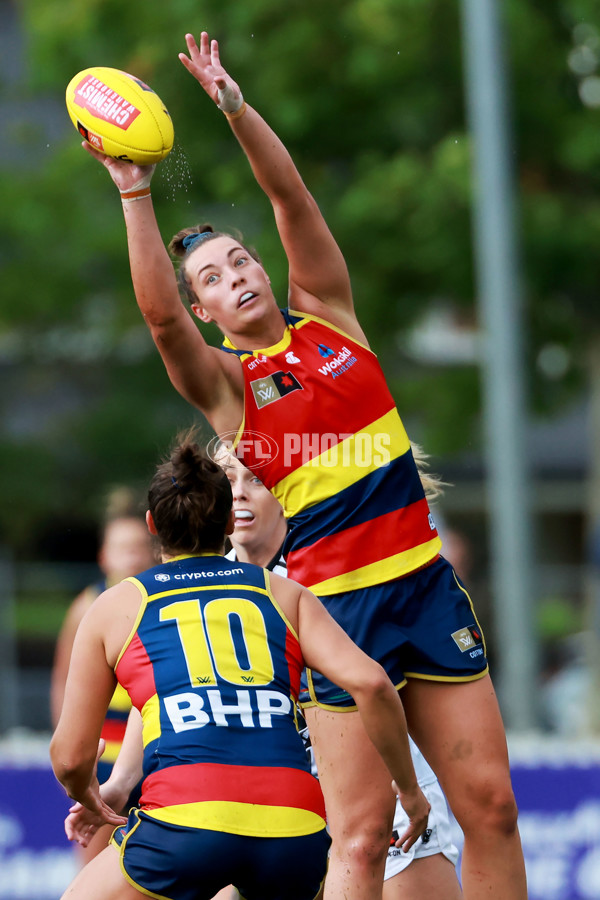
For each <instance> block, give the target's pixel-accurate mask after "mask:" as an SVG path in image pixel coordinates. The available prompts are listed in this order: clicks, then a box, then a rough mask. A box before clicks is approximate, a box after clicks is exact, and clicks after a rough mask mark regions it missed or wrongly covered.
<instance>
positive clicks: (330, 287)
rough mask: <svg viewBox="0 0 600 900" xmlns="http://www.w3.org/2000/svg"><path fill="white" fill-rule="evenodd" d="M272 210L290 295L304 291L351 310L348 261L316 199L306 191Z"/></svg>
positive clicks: (342, 308) (325, 302)
mask: <svg viewBox="0 0 600 900" xmlns="http://www.w3.org/2000/svg"><path fill="white" fill-rule="evenodd" d="M273 210H274V213H275V221H276V224H277V230H278V231H279V236H280V238H281V243H282V245H283V249H284V251H285V254H286V256H287V259H288V263H289V270H290V276H289V277H290V293H291V294H292V295H293V294H294V292H295V291H297V292H298V293H299V294H300V296H301V295H302V293H303V292H305V293H306V294H308V295H310V296H312V297H314V298H315V301H316V302H321V303H323V304H325V305H326V306H327V307H329V306H331V307H332V308H335V309H339V310H340V311H346V312H348V311H352V310H353V302H352V290H351V286H350V276H349V274H348V267H347V265H346V261H345V259H344V257H343V254H342V251H341V250H340V248H339V247H338V245H337V243H336V241H335V239H334V237H333V235H332V233H331V231H330V230H329V227H328V226H327V223H326V222H325V219H324V218H323V215H322V213H321V210H320V209H319V207H318V205H317V203H316V201H315V200H314V198H313V197H312V196H311V195H310V193H309V192H308V191H306V193H305V194H304V195H303V196H299V197H294V198H293V199H292V200H289V199H288V200H286V201H280V202H275V203H274V204H273ZM307 299H308V298H307ZM309 302H310V301H309ZM296 305H297V304H296ZM300 306H302V300H301V301H300ZM306 311H307V312H308V311H309V310H306Z"/></svg>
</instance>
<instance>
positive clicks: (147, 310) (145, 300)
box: [123, 197, 181, 327]
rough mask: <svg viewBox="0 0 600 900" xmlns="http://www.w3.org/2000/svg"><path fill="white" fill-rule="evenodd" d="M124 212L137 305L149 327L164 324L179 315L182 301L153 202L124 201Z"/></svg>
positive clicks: (145, 199) (148, 198) (146, 200)
mask: <svg viewBox="0 0 600 900" xmlns="http://www.w3.org/2000/svg"><path fill="white" fill-rule="evenodd" d="M123 213H124V216H125V225H126V228H127V246H128V249H129V263H130V268H131V279H132V282H133V289H134V292H135V297H136V300H137V304H138V306H139V308H140V311H141V313H142V315H143V316H144V319H145V320H146V324H147V325H148V326H149V327H153V326H156V325H161V324H164V323H166V322H169V321H170V320H172V319H173V318H175V317H176V316H177V315H178V314H180V313H181V300H180V297H179V291H178V288H177V281H176V278H175V272H174V269H173V264H172V262H171V259H170V257H169V254H168V253H167V250H166V247H165V245H164V243H163V240H162V237H161V234H160V231H159V228H158V224H157V222H156V217H155V215H154V209H153V207H152V200H151V198H150V197H146V198H144V199H142V200H138V201H135V202H132V203H131V202H130V203H126V202H124V203H123Z"/></svg>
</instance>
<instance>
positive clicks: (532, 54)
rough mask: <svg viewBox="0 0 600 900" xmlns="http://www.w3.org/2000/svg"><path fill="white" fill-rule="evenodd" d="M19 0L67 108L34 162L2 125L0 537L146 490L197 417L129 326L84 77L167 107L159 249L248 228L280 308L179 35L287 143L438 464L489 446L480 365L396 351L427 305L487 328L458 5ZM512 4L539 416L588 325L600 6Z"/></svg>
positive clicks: (562, 396) (33, 61) (228, 148)
mask: <svg viewBox="0 0 600 900" xmlns="http://www.w3.org/2000/svg"><path fill="white" fill-rule="evenodd" d="M18 8H19V11H20V14H21V16H22V26H23V29H24V35H25V39H26V46H27V51H26V63H27V78H26V80H25V81H24V82H22V83H20V86H19V91H20V93H21V96H22V98H23V99H32V98H35V100H36V103H37V104H38V106H39V104H43V103H48V104H58V105H57V106H56V109H57V113H56V115H62V116H64V123H65V127H64V136H63V137H61V138H60V139H57V140H56V141H55V142H53V143H52V145H51V146H50V147H48V148H47V149H46V151H45V152H40V153H38V156H37V162H36V163H35V164H32V163H31V161H30V160H29V157H28V154H27V152H26V151H27V150H28V148H30V147H31V144H32V142H35V141H38V143H39V144H41V142H42V141H43V140H44V135H43V131H42V130H41V128H40V127H39V123H38V122H36V120H35V118H33V120H32V122H31V126H30V128H29V129H25V130H24V131H22V133H20V134H17V135H15V136H14V140H15V141H16V143H17V145H18V144H19V141H20V142H21V145H22V148H23V160H22V162H21V163H19V162H17V163H15V162H11V163H10V164H6V163H4V164H2V165H0V192H1V195H2V199H3V202H2V203H1V204H0V265H1V266H2V277H3V292H2V298H1V299H0V328H1V334H2V336H3V337H2V345H1V347H0V349H1V350H3V353H2V356H0V360H1V362H2V372H3V373H4V377H5V378H6V386H5V389H4V390H3V391H2V400H1V401H0V402H1V403H2V405H3V407H4V412H5V413H6V415H5V421H6V423H7V426H6V430H5V434H4V436H3V438H2V440H1V441H0V465H2V469H3V471H5V472H9V473H11V474H10V476H9V478H8V482H9V483H8V485H7V488H6V490H7V491H8V497H9V499H10V502H9V503H7V504H5V505H4V508H2V507H0V528H1V529H2V531H3V532H4V534H5V536H6V537H7V538H10V540H11V541H13V542H15V543H16V544H17V545H18V544H20V545H23V544H24V542H25V540H26V539H27V535H28V534H29V533H30V531H31V528H32V525H33V523H35V521H37V519H39V517H40V516H42V515H48V514H51V513H52V512H53V511H54V510H57V509H68V508H74V506H75V505H76V504H79V506H80V507H81V506H83V507H84V508H87V509H89V510H90V511H92V510H93V509H95V508H97V505H98V502H99V497H100V496H101V495H102V493H103V491H104V489H105V486H106V483H107V482H114V481H121V480H131V479H137V480H140V473H142V475H143V477H145V475H146V474H147V472H148V471H149V470H151V468H152V465H153V463H154V461H155V458H156V456H157V453H159V452H162V451H163V450H164V449H166V445H167V444H168V441H169V439H170V437H171V436H172V435H173V434H174V432H175V431H176V430H177V428H178V427H179V426H180V425H186V424H189V422H190V421H191V420H192V419H193V418H194V413H193V411H192V410H190V409H189V407H186V405H185V404H184V403H183V401H182V400H181V399H180V398H179V397H178V396H177V395H176V393H175V392H174V391H173V389H172V388H171V386H170V385H169V383H168V381H167V379H166V376H165V374H164V372H163V369H162V365H161V363H160V361H159V359H158V355H157V354H156V353H155V351H154V349H153V347H152V346H151V345H150V341H149V338H148V336H147V335H146V334H145V331H144V327H143V325H142V324H141V321H140V318H139V314H138V312H137V309H136V306H135V302H134V299H133V296H132V291H131V286H130V281H129V273H128V266H127V256H126V250H125V242H124V227H123V223H122V219H121V213H120V209H119V201H118V197H117V195H116V191H115V190H114V188H113V186H112V184H111V183H110V181H109V179H108V177H107V175H106V173H105V172H104V171H103V170H102V169H101V168H100V167H99V166H98V165H96V164H94V163H93V161H92V160H90V159H89V157H88V156H87V155H86V154H85V153H83V151H82V150H81V148H80V147H79V142H78V139H77V136H76V135H75V134H74V132H73V129H72V126H71V125H70V122H69V120H68V117H67V113H66V110H65V109H64V105H62V108H61V105H60V104H61V103H62V100H61V98H62V96H63V92H64V88H65V87H66V84H67V83H68V81H69V80H70V79H71V77H72V76H73V75H74V74H75V73H76V72H77V71H79V70H81V69H83V68H86V67H88V66H90V65H111V66H115V67H118V68H122V69H126V70H128V71H131V72H134V73H135V74H136V75H138V76H139V77H141V78H143V79H144V80H145V81H147V82H148V83H149V84H151V85H152V86H153V87H154V88H155V90H156V91H157V92H158V93H159V95H160V96H161V97H162V99H163V100H164V102H165V103H166V105H167V107H168V108H169V110H170V112H171V115H172V117H173V121H174V125H175V133H176V147H175V149H174V151H173V153H172V154H171V156H170V157H169V158H168V159H167V160H166V161H165V162H164V163H162V164H161V165H160V166H159V170H158V172H157V174H156V176H155V190H154V195H155V202H156V206H157V214H158V219H159V222H160V225H161V230H162V231H163V235H164V237H165V240H168V238H169V237H170V236H171V234H172V233H174V231H176V230H177V229H178V228H180V227H181V226H182V225H183V224H187V223H191V222H195V221H205V220H207V219H208V220H210V221H214V222H215V223H216V224H217V225H221V226H223V227H227V226H232V225H233V226H236V227H239V228H241V229H242V230H243V231H244V233H245V236H246V238H247V239H248V240H249V241H250V242H251V243H254V244H256V245H257V247H258V248H259V249H260V252H261V256H262V257H263V259H264V262H265V265H266V267H267V269H268V270H269V272H270V274H271V276H272V278H273V283H274V285H275V287H276V293H277V294H278V296H279V297H280V298H281V305H283V304H284V302H285V291H286V270H285V259H284V258H283V255H282V253H281V250H280V248H279V245H278V241H277V237H276V234H275V230H274V227H273V223H272V217H271V214H270V207H269V205H268V203H267V201H266V200H265V199H264V197H263V196H262V194H261V192H260V191H259V189H258V188H257V187H256V185H255V184H254V182H253V179H252V177H251V174H250V171H249V169H248V166H247V163H246V161H245V159H244V157H243V155H242V154H241V152H240V151H239V148H238V146H237V144H236V142H235V140H233V139H232V137H231V135H230V133H229V128H228V125H227V123H226V121H225V120H224V118H223V117H220V116H218V115H217V114H216V113H215V110H214V109H212V108H211V104H210V101H209V100H208V98H206V97H205V96H204V94H203V92H202V91H200V90H199V89H198V86H197V85H196V83H195V82H194V81H193V79H191V78H190V76H189V75H188V74H187V72H186V71H185V70H184V69H183V67H182V66H181V65H180V64H179V62H178V60H177V53H178V52H180V51H181V50H183V49H184V40H183V36H184V34H185V32H186V31H189V30H193V31H194V32H198V31H200V29H203V28H204V29H206V30H208V31H209V33H210V34H211V36H215V37H218V38H219V40H220V44H221V53H222V58H223V61H224V63H225V65H226V66H227V67H228V68H229V69H230V70H231V72H232V74H233V75H234V76H235V77H236V78H237V79H238V80H239V82H240V84H241V85H242V88H243V90H244V93H245V95H246V97H247V99H248V100H249V101H250V102H251V103H253V104H254V105H256V107H257V108H258V109H260V111H261V112H262V113H263V114H264V115H265V116H266V117H267V118H268V120H269V121H270V122H271V123H272V124H273V126H274V127H275V129H276V130H277V131H278V133H279V134H280V135H281V137H282V138H283V140H284V141H285V142H286V143H287V145H288V146H289V147H290V150H291V152H292V154H293V156H294V158H295V159H296V161H297V163H298V165H299V168H300V170H301V172H302V173H303V176H304V177H305V180H306V182H307V184H308V185H309V186H310V188H311V190H312V191H313V193H314V195H315V197H316V198H317V200H318V202H319V204H320V205H321V207H322V209H323V211H324V213H325V215H326V218H327V220H328V222H329V223H330V225H331V228H332V230H333V232H334V234H335V235H336V237H337V238H338V241H339V243H340V245H341V247H342V249H343V251H344V252H345V254H346V257H347V259H348V260H349V264H350V269H351V274H352V278H353V284H354V290H355V297H356V304H357V307H358V311H359V317H360V318H361V321H362V322H363V324H364V326H365V329H366V331H367V334H368V335H369V337H370V340H371V342H372V344H373V347H374V349H375V350H376V351H377V352H378V353H379V354H380V356H381V358H382V362H383V364H384V367H385V368H386V371H387V372H388V374H389V377H390V380H391V383H392V386H393V390H394V392H395V395H396V397H397V399H398V403H399V406H400V410H401V412H402V413H403V415H404V417H405V418H407V419H408V420H409V422H410V425H411V428H410V430H411V433H412V434H413V435H414V436H415V437H416V439H417V440H419V441H420V442H422V443H424V444H425V445H426V447H427V449H428V450H429V451H430V452H431V453H433V454H434V455H440V454H442V453H451V452H455V451H457V450H460V449H461V448H462V447H464V446H465V445H466V444H467V443H469V442H478V440H479V432H478V412H479V405H480V400H479V386H478V384H479V382H478V368H477V365H476V363H475V361H474V360H471V361H470V363H469V364H467V365H461V366H450V367H447V366H446V367H443V368H440V367H436V366H435V365H432V364H431V361H430V360H429V361H428V360H425V361H424V360H421V359H420V358H418V357H417V356H415V355H414V354H413V353H412V352H411V344H410V341H409V340H408V336H409V335H410V329H411V328H412V327H413V326H414V325H415V324H416V323H418V322H420V321H421V320H422V319H423V317H424V316H425V315H426V314H427V313H428V311H430V310H432V309H436V308H440V307H441V308H445V309H449V310H451V311H452V313H453V315H456V314H457V313H458V314H459V315H460V316H462V318H463V319H464V320H466V321H467V322H468V323H470V324H471V325H472V326H473V327H475V326H476V304H475V299H474V296H473V293H474V286H473V273H472V253H471V215H470V205H471V172H470V147H469V139H468V136H467V129H466V124H465V110H464V99H463V83H462V77H463V76H462V60H461V33H460V16H459V12H460V8H459V4H456V3H448V2H447V0H429V2H428V3H423V2H417V0H329V2H328V3H327V4H323V3H322V2H319V0H302V2H300V0H288V2H287V3H285V4H282V3H279V2H276V0H255V2H253V3H251V4H232V3H229V4H227V3H225V4H223V3H220V4H217V3H210V2H207V3H206V4H205V5H204V6H203V8H202V9H201V10H200V12H199V10H198V5H197V4H196V3H194V2H192V0H171V2H169V3H163V4H147V5H146V6H144V8H143V10H141V9H140V8H139V7H137V6H135V4H130V5H129V6H128V5H123V4H122V3H120V2H117V0H88V2H86V3H85V4H82V3H80V2H79V0H61V2H60V3H58V2H57V0H21V2H20V4H19V7H18ZM504 11H505V13H506V24H507V36H508V49H509V53H510V72H511V79H512V87H513V92H512V101H513V113H514V126H515V153H516V157H515V160H516V169H517V176H518V183H519V189H520V212H521V235H522V244H523V258H524V272H525V281H526V285H525V287H526V298H527V306H528V326H529V335H528V342H527V348H528V354H529V357H530V359H529V363H530V364H529V367H528V369H529V372H530V373H531V384H530V385H529V386H528V389H529V390H530V391H531V396H532V398H533V400H534V402H535V405H536V408H538V409H540V410H547V411H550V410H554V409H556V408H557V406H559V405H560V404H561V403H565V402H567V401H568V400H570V399H571V398H572V396H573V394H574V392H575V391H577V390H579V389H580V388H581V386H582V384H583V380H584V377H585V360H584V355H585V353H584V351H585V347H586V346H587V342H588V338H589V336H590V334H592V333H593V332H594V331H597V329H598V318H599V314H598V312H597V304H596V302H595V298H596V285H597V264H596V259H595V252H594V251H595V248H596V245H597V242H598V241H597V239H598V236H599V235H598V232H599V230H600V200H599V192H598V190H597V188H598V181H599V179H600V174H599V173H600V167H599V166H598V157H599V155H600V143H599V142H598V140H597V138H596V133H595V132H596V129H597V125H598V117H599V112H598V108H599V107H600V98H599V96H598V91H599V88H598V84H599V83H600V82H599V81H598V78H597V74H596V73H597V71H598V68H599V65H598V63H599V59H600V49H599V48H600V30H599V29H600V15H599V10H598V3H597V2H594V0H587V2H586V0H562V2H547V0H546V2H544V3H541V2H534V3H529V4H523V3H519V2H517V0H507V3H506V4H505V5H504ZM1 94H2V86H1V85H0V96H1ZM41 149H42V150H43V148H41ZM38 150H40V147H38ZM28 160H29V161H28ZM218 339H219V338H218V335H217V334H216V333H214V334H213V336H212V340H214V341H215V342H216V341H218ZM32 365H34V366H35V371H36V372H37V375H32V374H31V372H30V368H31V366H32ZM424 397H426V398H427V399H426V402H424ZM457 423H460V426H459V427H457ZM32 472H37V473H39V474H36V475H35V477H34V478H32V475H31V473H32ZM22 485H28V487H26V488H23V487H22Z"/></svg>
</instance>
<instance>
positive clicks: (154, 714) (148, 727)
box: [142, 694, 161, 747]
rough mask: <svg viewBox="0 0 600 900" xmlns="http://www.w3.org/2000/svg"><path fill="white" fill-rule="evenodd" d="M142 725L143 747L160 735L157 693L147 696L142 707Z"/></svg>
mask: <svg viewBox="0 0 600 900" xmlns="http://www.w3.org/2000/svg"><path fill="white" fill-rule="evenodd" d="M142 727H143V743H144V747H145V746H146V745H147V744H149V743H150V741H154V740H156V739H157V738H159V737H160V735H161V729H160V702H159V700H158V695H157V694H153V695H152V697H149V698H148V700H146V702H145V703H144V705H143V707H142Z"/></svg>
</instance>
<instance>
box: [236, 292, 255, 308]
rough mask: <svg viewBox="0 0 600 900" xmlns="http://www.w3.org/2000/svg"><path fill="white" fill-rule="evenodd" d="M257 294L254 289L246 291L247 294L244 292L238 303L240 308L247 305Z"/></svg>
mask: <svg viewBox="0 0 600 900" xmlns="http://www.w3.org/2000/svg"><path fill="white" fill-rule="evenodd" d="M256 296H257V295H256V294H254V293H252V291H246V293H245V294H242V296H241V297H240V300H239V303H238V309H239V308H240V307H242V306H245V304H246V303H249V302H250V300H254V298H255V297H256Z"/></svg>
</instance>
